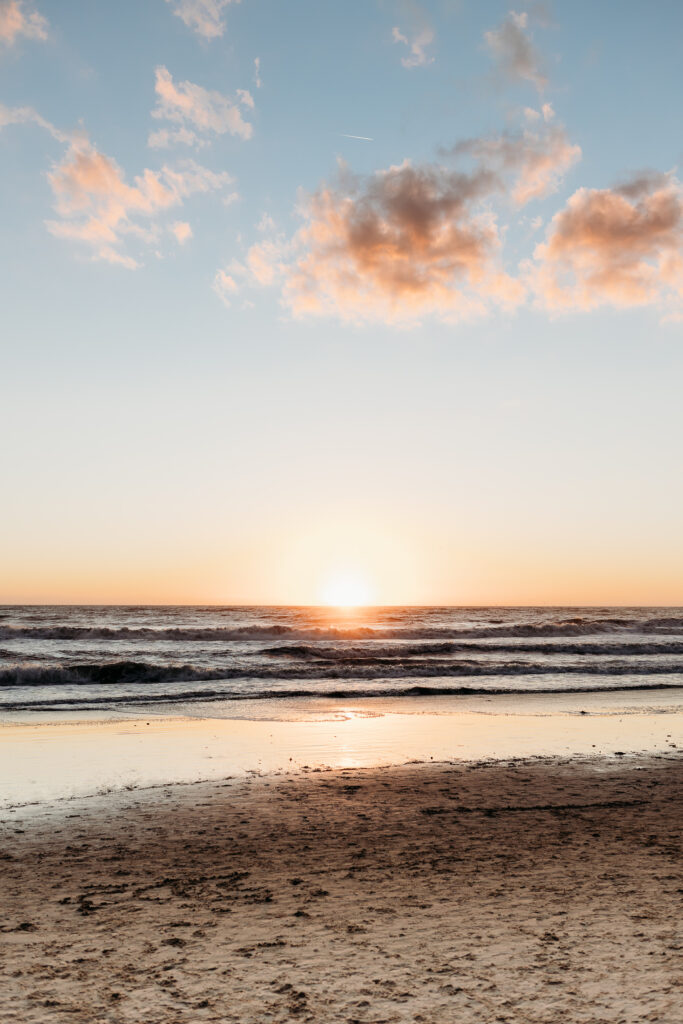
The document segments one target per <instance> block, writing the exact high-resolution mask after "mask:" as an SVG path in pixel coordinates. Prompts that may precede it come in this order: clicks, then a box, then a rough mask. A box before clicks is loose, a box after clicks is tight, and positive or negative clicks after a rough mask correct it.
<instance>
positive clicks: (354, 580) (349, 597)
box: [322, 571, 372, 608]
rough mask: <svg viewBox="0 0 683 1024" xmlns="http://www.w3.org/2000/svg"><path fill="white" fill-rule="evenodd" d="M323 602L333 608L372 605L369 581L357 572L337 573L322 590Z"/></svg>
mask: <svg viewBox="0 0 683 1024" xmlns="http://www.w3.org/2000/svg"><path fill="white" fill-rule="evenodd" d="M322 602H323V604H327V605H329V606H330V607H332V608H358V607H362V606H364V605H368V604H372V591H371V587H370V585H369V583H368V581H367V580H366V579H365V578H364V577H363V576H362V575H361V574H360V573H356V572H351V571H346V572H337V573H335V574H334V575H333V576H330V578H329V579H328V580H327V582H326V583H325V585H324V586H323V588H322Z"/></svg>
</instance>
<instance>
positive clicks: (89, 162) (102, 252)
mask: <svg viewBox="0 0 683 1024" xmlns="http://www.w3.org/2000/svg"><path fill="white" fill-rule="evenodd" d="M48 180H49V182H50V185H51V187H52V191H53V194H54V198H55V210H56V212H57V214H58V217H59V219H58V220H50V221H47V222H46V224H47V228H48V230H49V231H50V233H51V234H53V235H55V236H56V237H58V238H64V239H68V240H70V241H75V242H80V243H82V244H84V245H86V246H87V247H88V248H89V250H90V252H91V254H92V257H93V259H95V260H106V261H107V262H109V263H118V264H120V265H121V266H124V267H128V268H134V267H136V266H138V260H137V259H136V258H134V257H133V256H131V255H130V253H128V252H127V251H126V250H125V248H124V242H125V241H126V240H127V239H128V238H130V237H133V238H136V239H137V240H139V241H141V242H143V243H147V244H151V243H153V242H154V241H155V240H156V238H157V234H158V229H157V225H156V220H155V219H156V218H157V217H158V215H159V214H161V213H163V212H165V211H166V210H168V209H170V208H172V207H175V206H179V205H181V204H182V202H183V200H184V199H185V198H187V197H188V196H190V195H192V194H193V193H197V192H209V191H212V190H215V189H220V188H223V187H224V186H225V185H227V184H229V183H230V182H231V181H232V178H231V176H230V175H229V174H227V173H225V172H223V173H216V172H214V171H210V170H208V168H206V167H201V166H200V165H199V164H196V163H195V162H194V161H186V162H184V163H183V164H182V165H181V166H180V167H179V168H170V167H167V166H164V167H163V168H162V169H161V170H160V171H152V170H149V169H146V170H144V171H143V173H142V174H140V175H138V176H137V177H135V178H134V180H133V183H132V184H129V183H128V182H127V181H126V179H125V176H124V173H123V171H122V170H121V168H120V167H119V166H118V164H117V163H116V161H115V160H113V159H112V158H111V157H109V156H107V155H106V154H104V153H101V152H100V151H99V150H98V149H97V148H96V147H95V146H94V145H93V144H92V143H91V142H90V141H89V140H88V139H87V138H85V137H81V138H78V139H73V140H72V142H71V144H70V146H69V149H68V151H67V153H66V156H65V157H64V159H63V160H62V161H61V162H59V163H57V164H55V165H54V166H53V168H52V170H51V171H50V172H49V174H48ZM188 227H189V225H188ZM180 230H181V233H182V232H183V229H182V228H181V229H180ZM176 237H178V235H177V234H176ZM186 237H187V236H186ZM178 241H181V239H180V238H178Z"/></svg>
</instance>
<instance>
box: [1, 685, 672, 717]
mask: <svg viewBox="0 0 683 1024" xmlns="http://www.w3.org/2000/svg"><path fill="white" fill-rule="evenodd" d="M682 688H683V684H681V683H642V682H639V683H637V684H634V685H632V686H625V685H624V684H623V683H615V684H613V685H608V686H587V685H583V686H565V687H562V688H558V687H538V688H535V689H533V690H524V691H520V690H518V689H515V688H514V687H504V686H488V687H487V686H429V685H427V686H423V685H418V684H413V685H410V686H403V687H401V686H395V685H394V686H385V687H378V686H375V687H365V688H360V687H359V688H352V689H333V688H330V689H325V690H321V689H315V690H312V689H304V688H298V689H279V690H258V691H256V692H254V693H245V691H244V690H204V691H203V692H197V691H196V690H187V691H180V692H178V691H176V692H175V693H154V694H145V695H144V696H137V697H135V696H132V695H131V694H127V695H118V694H114V695H110V696H107V697H91V696H85V697H63V698H61V697H52V698H50V699H44V700H36V701H26V700H24V701H12V702H3V704H2V708H3V710H5V711H27V710H33V709H36V708H40V709H42V710H48V709H50V708H52V709H61V708H76V707H78V708H79V709H81V710H87V709H88V708H90V707H101V706H103V705H120V704H128V705H130V706H133V707H135V706H138V705H140V704H143V705H148V704H187V703H199V702H206V703H209V702H214V701H226V700H235V701H247V700H259V701H260V700H298V699H306V698H309V699H311V698H328V699H334V700H360V699H364V698H370V697H385V698H386V697H476V696H482V697H483V696H486V697H491V696H508V697H513V696H514V697H519V696H520V693H522V694H527V695H528V694H532V695H538V696H557V695H563V694H567V695H571V694H577V695H580V694H589V693H590V694H592V693H627V692H631V691H651V690H679V689H682Z"/></svg>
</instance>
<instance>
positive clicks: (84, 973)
mask: <svg viewBox="0 0 683 1024" xmlns="http://www.w3.org/2000/svg"><path fill="white" fill-rule="evenodd" d="M682 783H683V759H681V757H680V756H678V755H677V754H675V753H674V752H671V753H669V754H661V755H658V756H655V757H649V758H647V757H645V758H633V759H631V758H629V759H627V763H624V759H622V758H618V759H615V758H605V757H593V758H592V759H591V758H586V759H580V758H576V757H559V756H558V757H554V758H545V759H519V760H514V761H508V762H504V761H499V762H495V763H494V762H460V763H447V764H446V763H439V764H436V763H423V764H418V765H404V766H402V767H385V768H378V767H367V768H358V767H347V768H328V769H327V770H322V769H321V770H316V769H310V770H302V769H300V770H298V771H294V772H289V773H286V774H281V775H274V774H265V775H252V776H248V775H247V776H244V777H242V778H236V779H232V780H222V781H220V780H216V781H213V782H203V783H196V784H194V785H192V786H179V785H175V786H174V785H171V786H168V785H162V786H160V787H159V788H158V789H156V790H154V791H139V790H133V791H131V792H122V793H118V794H110V795H109V796H106V797H102V798H99V799H95V800H92V799H83V800H74V801H72V802H70V804H69V813H68V815H63V816H61V817H59V818H58V817H57V816H55V815H54V814H45V815H44V816H43V817H42V819H36V818H33V817H32V816H31V815H30V814H29V813H28V809H26V813H25V815H24V816H23V818H24V819H25V820H23V819H22V816H21V815H16V816H15V815H12V816H11V819H10V820H8V821H6V822H5V823H3V824H2V825H0V854H1V855H2V857H3V879H4V881H3V885H2V888H1V890H0V892H1V893H2V899H1V903H2V907H1V910H2V923H1V925H0V930H1V931H2V933H3V935H2V939H3V947H4V950H3V953H4V955H3V962H2V967H0V971H1V972H2V975H3V978H2V981H3V983H2V985H0V1016H2V1019H3V1020H8V1021H9V1020H21V1021H22V1024H44V1022H51V1021H55V1022H57V1024H58V1022H60V1021H66V1020H69V1021H74V1022H76V1024H81V1022H82V1024H86V1022H87V1024H91V1022H92V1021H105V1020H106V1021H108V1022H110V1024H134V1022H137V1021H140V1020H144V1021H145V1024H166V1022H168V1021H171V1020H172V1021H174V1022H175V1024H202V1022H204V1021H206V1022H218V1021H221V1022H226V1021H230V1022H235V1024H237V1022H239V1024H256V1022H261V1021H264V1020H268V1021H273V1022H276V1024H280V1022H285V1021H287V1020H291V1019H293V1018H297V1019H299V1020H302V1021H308V1022H328V1021H329V1022H330V1024H332V1022H345V1024H347V1022H349V1021H354V1022H359V1024H373V1022H377V1021H379V1020H381V1021H387V1022H404V1021H405V1022H408V1021H410V1022H420V1021H422V1022H425V1024H440V1022H443V1021H444V1020H457V1021H458V1022H459V1024H475V1022H477V1024H480V1022H482V1021H494V1020H501V1021H510V1022H515V1024H516V1022H521V1021H525V1022H526V1021H534V1022H539V1024H540V1022H543V1024H550V1022H551V1021H555V1020H558V1019H567V1020H571V1021H572V1024H589V1022H590V1024H592V1022H594V1021H596V1020H599V1021H600V1022H601V1024H618V1022H623V1021H628V1022H629V1024H636V1022H641V1021H642V1022H645V1021H648V1022H650V1021H655V1020H657V1021H659V1022H660V1024H678V1021H679V1020H680V1009H681V1005H682V1002H681V987H680V984H681V983H680V978H681V976H682V974H681V971H680V969H679V968H680V955H681V954H680V950H681V946H680V933H679V930H678V929H679V922H680V914H681V910H682V909H683V908H682V905H681V904H682V900H681V891H682V890H681V886H682V884H683V878H682V877H681V859H680V849H679V845H678V844H679V840H680V827H681V793H682V792H683V786H682Z"/></svg>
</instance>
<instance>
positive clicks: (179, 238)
mask: <svg viewBox="0 0 683 1024" xmlns="http://www.w3.org/2000/svg"><path fill="white" fill-rule="evenodd" d="M169 230H170V232H171V234H172V235H173V236H174V238H175V240H176V242H177V243H178V245H184V244H185V242H187V241H189V239H190V238H192V228H191V227H190V225H189V224H188V223H187V221H186V220H176V221H174V222H173V224H171V226H170V228H169Z"/></svg>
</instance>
